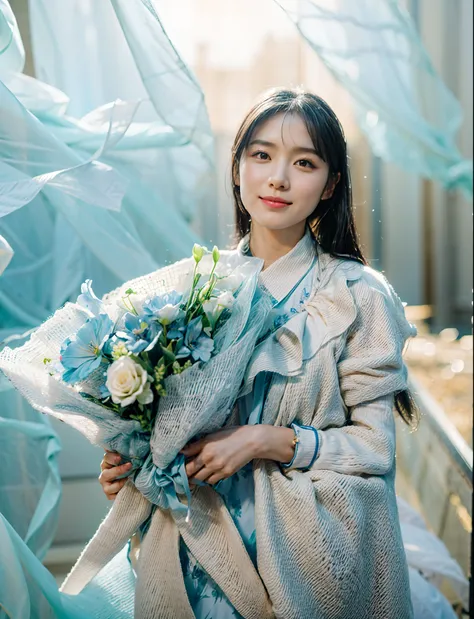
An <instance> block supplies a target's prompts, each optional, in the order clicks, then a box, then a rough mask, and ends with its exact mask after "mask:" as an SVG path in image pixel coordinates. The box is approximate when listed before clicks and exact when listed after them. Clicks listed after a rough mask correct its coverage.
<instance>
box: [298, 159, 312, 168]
mask: <svg viewBox="0 0 474 619" xmlns="http://www.w3.org/2000/svg"><path fill="white" fill-rule="evenodd" d="M296 163H297V164H299V166H300V167H301V168H310V169H313V170H314V169H315V168H316V166H315V165H314V163H313V162H312V161H310V160H309V159H299V160H298V161H297V162H296Z"/></svg>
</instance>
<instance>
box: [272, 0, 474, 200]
mask: <svg viewBox="0 0 474 619" xmlns="http://www.w3.org/2000/svg"><path fill="white" fill-rule="evenodd" d="M274 1H275V2H276V3H277V4H278V5H279V6H280V7H281V8H282V9H283V11H285V13H286V14H287V15H288V17H289V19H291V20H292V21H293V22H294V24H295V26H296V28H297V29H298V31H299V32H300V34H301V36H302V37H303V38H304V39H305V40H306V41H307V42H308V43H309V45H310V46H311V47H312V49H313V50H314V51H315V52H316V53H317V54H318V56H319V57H320V58H321V60H322V61H323V62H324V64H325V65H326V67H327V68H328V69H329V71H331V73H332V74H333V75H334V77H335V78H336V79H337V80H338V82H339V83H340V84H342V86H343V87H344V88H345V89H346V90H347V91H348V92H349V93H350V94H351V96H352V97H353V99H354V102H355V109H356V112H357V116H358V123H359V125H360V127H361V129H362V130H363V131H364V133H365V134H366V135H367V137H368V140H369V142H370V145H371V147H372V150H373V152H374V153H375V154H376V155H378V156H379V157H381V158H382V159H384V160H386V161H392V162H394V163H396V164H398V165H399V166H401V167H402V168H405V169H407V170H410V171H412V172H413V173H415V174H417V175H420V176H424V177H427V178H431V179H435V180H438V181H439V182H440V183H442V184H443V185H444V186H445V187H446V188H447V189H455V188H459V189H460V190H462V191H463V192H464V193H465V194H466V195H467V197H468V198H472V180H473V167H472V161H470V160H469V161H468V160H466V159H464V158H463V157H462V155H461V154H460V152H459V150H458V148H457V146H456V141H455V139H456V132H457V131H458V129H459V127H460V125H461V122H462V112H461V108H460V106H459V103H458V101H457V100H456V99H455V97H454V95H453V94H452V93H451V91H450V90H448V88H447V87H446V86H445V84H444V83H443V81H442V79H441V78H440V77H439V75H438V74H437V73H436V71H435V69H434V67H433V65H432V63H431V60H430V58H429V56H428V54H427V52H426V50H425V49H424V47H423V44H422V43H421V40H420V38H419V36H418V33H417V31H416V28H415V25H414V23H413V21H412V20H411V18H410V16H409V14H408V12H407V11H406V10H405V9H404V8H403V6H402V3H401V2H399V1H398V0H357V2H354V0H298V1H297V2H295V0H274Z"/></svg>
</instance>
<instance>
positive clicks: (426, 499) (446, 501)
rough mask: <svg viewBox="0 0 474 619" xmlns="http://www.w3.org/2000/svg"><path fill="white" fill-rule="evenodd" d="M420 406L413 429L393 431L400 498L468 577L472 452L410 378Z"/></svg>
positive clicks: (403, 427)
mask: <svg viewBox="0 0 474 619" xmlns="http://www.w3.org/2000/svg"><path fill="white" fill-rule="evenodd" d="M410 388H411V390H412V393H413V395H414V397H415V400H416V402H417V404H418V406H419V408H420V412H421V419H420V424H419V427H418V429H417V430H416V431H415V432H412V431H410V429H409V428H408V427H405V426H402V425H401V424H400V425H399V426H398V428H397V432H398V436H397V475H401V477H402V479H403V487H404V490H405V491H404V494H405V495H406V496H405V498H406V499H407V500H409V501H410V502H411V503H412V505H413V506H414V507H415V508H416V509H417V510H418V511H419V512H420V513H421V515H422V516H423V517H424V519H425V521H426V523H427V525H428V527H429V528H430V529H431V530H432V531H433V532H434V533H435V534H436V535H437V536H438V537H439V538H440V539H441V540H442V541H443V542H444V544H445V545H446V547H447V548H448V550H449V552H450V553H451V555H452V556H453V557H454V558H455V559H456V560H457V561H458V563H459V565H460V566H461V568H462V569H463V571H464V573H465V575H466V577H469V576H470V548H471V534H472V499H471V497H472V465H473V451H472V449H471V448H470V447H469V445H467V443H466V441H465V440H464V439H463V437H462V436H461V434H460V433H459V431H458V430H457V428H456V427H455V426H454V424H453V423H452V421H451V420H450V419H449V418H448V416H447V415H446V413H445V411H444V410H443V409H442V407H441V406H440V405H439V404H438V403H437V402H436V401H435V400H434V399H433V397H432V396H431V395H430V394H429V393H428V391H427V390H426V389H425V388H424V387H423V386H422V385H420V383H419V382H418V381H417V380H416V379H414V378H413V377H411V378H410Z"/></svg>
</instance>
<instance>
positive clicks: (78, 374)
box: [60, 314, 114, 383]
mask: <svg viewBox="0 0 474 619" xmlns="http://www.w3.org/2000/svg"><path fill="white" fill-rule="evenodd" d="M113 328H114V323H113V321H112V320H111V319H110V318H109V316H107V314H99V316H95V317H94V318H90V319H88V320H87V321H86V323H85V324H84V325H83V326H82V327H81V328H80V329H79V331H78V332H77V333H76V336H75V338H68V339H67V340H66V341H65V342H64V343H63V345H62V346H61V356H60V360H61V364H62V366H63V368H64V369H65V372H64V373H63V375H62V379H63V380H64V381H65V382H66V383H76V382H79V381H81V380H84V379H85V378H87V377H88V376H89V375H90V374H91V373H92V372H93V371H94V370H95V369H97V368H98V367H99V366H100V364H101V362H102V360H103V359H105V357H104V353H103V347H104V344H105V343H106V342H107V340H108V338H109V336H110V334H111V333H112V330H113Z"/></svg>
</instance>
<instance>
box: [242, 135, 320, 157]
mask: <svg viewBox="0 0 474 619" xmlns="http://www.w3.org/2000/svg"><path fill="white" fill-rule="evenodd" d="M256 144H260V145H261V146H269V147H273V148H276V144H274V143H273V142H268V141H267V140H259V139H256V140H252V141H251V142H250V143H249V146H254V145H256ZM291 152H292V153H311V154H312V155H316V157H319V155H318V153H317V152H316V151H315V150H314V148H308V147H307V146H295V147H294V148H292V149H291Z"/></svg>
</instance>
